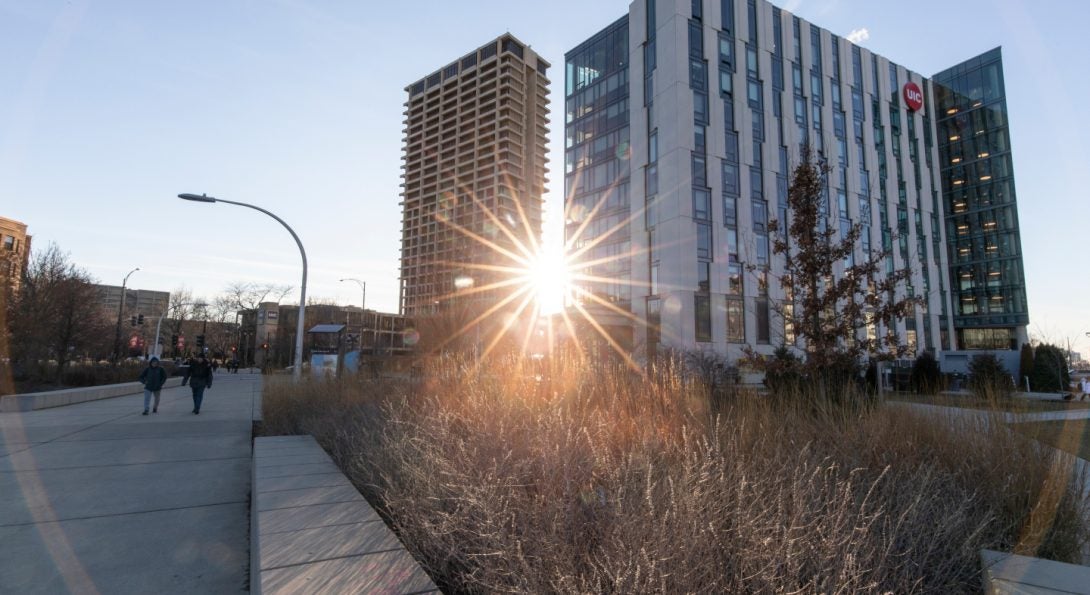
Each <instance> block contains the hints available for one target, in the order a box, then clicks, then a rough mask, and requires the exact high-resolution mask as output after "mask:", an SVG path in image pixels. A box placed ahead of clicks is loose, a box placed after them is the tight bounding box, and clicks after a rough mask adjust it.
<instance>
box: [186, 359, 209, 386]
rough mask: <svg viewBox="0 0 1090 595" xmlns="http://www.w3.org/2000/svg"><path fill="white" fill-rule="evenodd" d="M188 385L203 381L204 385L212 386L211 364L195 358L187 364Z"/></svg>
mask: <svg viewBox="0 0 1090 595" xmlns="http://www.w3.org/2000/svg"><path fill="white" fill-rule="evenodd" d="M187 377H188V378H189V385H190V386H193V384H194V383H197V382H203V383H204V385H205V386H207V387H209V388H211V386H212V364H210V363H208V361H207V360H206V361H204V362H201V361H200V360H196V361H194V362H193V363H191V364H189V374H188V375H187Z"/></svg>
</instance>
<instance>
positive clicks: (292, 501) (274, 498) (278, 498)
mask: <svg viewBox="0 0 1090 595" xmlns="http://www.w3.org/2000/svg"><path fill="white" fill-rule="evenodd" d="M362 501H363V496H361V495H360V493H359V492H357V491H356V488H355V487H353V486H352V485H340V486H332V487H321V488H302V489H298V490H283V491H279V492H269V493H268V494H265V493H262V494H261V499H260V500H259V501H258V510H259V511H266V510H276V509H278V508H297V507H299V506H310V505H311V504H333V503H335V502H362Z"/></svg>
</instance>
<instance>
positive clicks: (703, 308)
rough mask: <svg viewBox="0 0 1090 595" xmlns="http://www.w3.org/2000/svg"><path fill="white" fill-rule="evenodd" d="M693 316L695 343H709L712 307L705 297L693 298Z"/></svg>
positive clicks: (697, 296) (710, 338)
mask: <svg viewBox="0 0 1090 595" xmlns="http://www.w3.org/2000/svg"><path fill="white" fill-rule="evenodd" d="M693 306H694V308H693V314H694V318H695V320H694V323H695V328H696V341H697V342H698V343H710V342H711V340H712V305H711V297H710V296H707V295H695V296H693Z"/></svg>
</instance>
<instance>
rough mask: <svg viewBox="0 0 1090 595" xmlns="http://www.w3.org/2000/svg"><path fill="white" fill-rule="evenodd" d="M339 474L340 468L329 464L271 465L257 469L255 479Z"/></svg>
mask: <svg viewBox="0 0 1090 595" xmlns="http://www.w3.org/2000/svg"><path fill="white" fill-rule="evenodd" d="M333 472H338V473H339V472H340V468H339V467H337V466H336V465H334V464H333V463H332V461H331V462H327V463H305V464H302V465H273V466H270V467H259V468H258V469H257V479H258V480H261V479H266V478H269V477H294V476H297V475H316V474H320V473H333Z"/></svg>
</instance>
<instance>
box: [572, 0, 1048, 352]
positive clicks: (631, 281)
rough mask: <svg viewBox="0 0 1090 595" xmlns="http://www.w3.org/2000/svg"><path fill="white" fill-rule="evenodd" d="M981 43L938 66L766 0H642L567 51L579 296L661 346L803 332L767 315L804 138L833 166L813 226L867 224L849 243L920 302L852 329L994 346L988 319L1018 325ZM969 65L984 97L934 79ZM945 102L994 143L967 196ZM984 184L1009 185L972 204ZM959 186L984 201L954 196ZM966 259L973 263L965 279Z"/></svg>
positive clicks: (1009, 202)
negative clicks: (927, 73)
mask: <svg viewBox="0 0 1090 595" xmlns="http://www.w3.org/2000/svg"><path fill="white" fill-rule="evenodd" d="M621 44H626V45H627V50H626V51H625V50H623V48H622V46H621ZM989 55H990V54H986V55H985V56H983V57H981V58H978V59H974V60H971V61H969V62H967V63H966V64H967V65H971V66H966V65H962V66H959V67H955V68H954V69H951V71H947V72H945V73H942V74H941V75H940V76H939V77H938V78H936V80H935V81H932V80H931V79H928V78H926V77H923V76H922V75H920V74H918V73H915V72H912V71H911V70H908V69H906V68H905V67H903V66H900V65H898V64H896V63H893V62H891V61H889V60H888V59H886V58H884V57H882V56H879V55H876V54H874V53H872V52H870V51H868V50H866V49H864V48H861V47H859V46H857V45H855V44H853V43H851V42H850V41H848V40H846V39H844V38H841V37H838V36H836V35H833V34H831V33H830V32H829V31H826V30H824V29H821V28H820V27H818V26H816V25H813V24H811V23H808V22H806V21H805V20H803V19H800V18H799V17H797V16H794V15H792V14H790V13H789V12H787V11H784V10H781V9H780V8H778V7H776V6H773V5H772V4H770V3H769V2H767V1H765V0H636V1H635V2H633V3H632V4H631V5H630V6H629V11H628V15H627V17H625V18H622V19H620V20H618V21H616V22H615V23H613V24H612V25H610V26H609V27H607V28H606V29H604V30H602V31H601V32H599V33H597V34H596V35H594V36H593V37H592V38H590V39H588V40H587V41H585V42H583V43H582V44H580V45H579V46H578V47H577V48H575V49H573V50H572V51H571V52H569V53H568V54H567V55H566V62H567V64H566V68H567V76H566V85H565V105H566V113H567V117H566V120H565V128H566V133H567V134H566V145H565V151H566V154H565V160H566V163H565V182H566V190H567V194H566V207H567V212H568V219H569V224H568V227H567V233H568V237H569V238H570V239H572V241H573V242H574V244H575V246H576V249H577V250H578V247H579V246H584V247H586V246H593V249H591V250H588V251H587V252H586V253H582V254H580V253H578V252H577V255H578V257H579V260H582V261H583V262H584V263H588V266H591V267H593V269H594V275H593V276H594V277H595V279H596V280H598V279H608V280H609V282H605V281H603V282H598V283H594V284H588V286H587V290H588V291H590V292H591V293H593V295H594V298H585V299H584V300H583V301H584V303H585V304H587V305H588V306H590V305H592V304H593V303H597V302H605V303H608V304H609V305H610V306H612V308H606V309H607V310H609V311H610V312H613V313H614V322H616V324H617V325H618V326H625V325H627V326H628V327H629V328H630V329H631V331H630V332H631V341H630V343H629V345H628V347H629V348H630V349H631V350H633V351H635V352H637V353H640V352H642V351H644V350H645V352H646V353H647V354H648V355H649V356H650V355H653V354H654V353H655V351H656V350H657V349H658V347H659V345H672V346H675V347H680V348H684V349H694V348H695V349H707V350H715V351H718V352H720V353H723V354H725V355H727V357H728V358H732V359H733V358H735V357H738V356H740V355H741V353H742V350H743V348H745V347H746V346H749V347H752V348H754V349H755V350H757V351H758V352H761V353H771V352H772V351H773V350H774V349H775V348H776V347H778V346H780V345H796V338H795V336H794V334H793V332H792V329H791V328H790V327H789V325H787V324H786V323H785V321H784V317H783V316H780V315H778V314H777V312H782V311H785V310H789V309H790V308H791V307H792V303H791V297H790V296H787V295H784V292H783V290H782V287H780V284H779V283H778V282H777V279H778V277H779V275H781V274H782V273H783V263H782V260H781V259H779V258H777V257H775V256H774V255H773V254H772V253H771V252H772V250H771V244H772V243H773V241H774V240H775V238H774V237H771V234H772V232H771V230H770V227H769V221H770V220H771V219H777V220H779V221H781V222H785V221H789V219H790V217H791V214H790V212H788V209H787V191H788V187H789V182H790V178H791V172H792V170H793V169H794V167H795V166H796V165H797V164H798V160H799V155H800V150H801V148H803V147H806V146H810V147H812V148H813V149H814V150H815V151H816V152H817V155H818V156H819V158H820V159H822V160H824V161H825V162H826V163H827V164H828V165H829V166H830V167H831V172H830V174H829V176H828V179H827V186H826V188H827V190H826V197H825V199H826V200H825V201H824V203H825V208H824V210H823V213H822V218H821V222H820V225H821V226H823V227H824V228H826V229H832V230H834V231H837V232H839V233H841V234H846V233H848V231H849V230H850V229H851V228H852V226H853V225H855V224H860V225H861V226H862V228H863V234H862V237H861V239H860V241H859V243H858V245H857V250H856V254H854V255H852V258H857V259H861V258H866V257H868V256H869V255H871V254H875V253H878V252H888V257H886V259H885V266H884V268H885V270H886V271H887V272H892V271H894V270H899V269H903V268H908V269H910V270H911V271H912V275H911V278H910V280H909V282H908V283H907V284H906V285H905V286H904V287H902V289H901V292H902V295H900V296H898V297H906V296H912V297H916V298H919V299H920V301H921V305H920V306H919V307H918V308H916V310H915V312H913V313H911V314H910V315H909V316H907V317H906V318H905V319H904V320H901V321H898V322H897V323H896V325H895V327H894V328H890V329H885V328H879V327H875V326H872V327H871V328H868V329H865V331H863V332H866V333H868V334H884V333H886V332H887V331H891V332H893V333H895V334H896V335H897V336H898V337H899V338H900V340H901V342H902V343H903V344H905V345H907V346H909V348H910V349H911V350H912V351H913V352H914V353H919V352H922V351H924V350H932V351H936V352H938V351H946V350H954V349H958V348H959V347H961V348H972V349H984V348H995V347H998V346H999V345H1000V343H1001V342H1002V341H999V340H998V339H996V338H995V337H996V336H1002V337H1014V338H1015V339H1016V340H1015V343H1020V342H1021V341H1023V340H1024V336H1025V330H1024V325H1025V323H1026V322H1025V321H1026V316H1025V312H1026V311H1025V299H1024V283H1023V282H1022V276H1021V265H1020V262H1021V260H1020V250H1018V240H1017V217H1016V215H1015V212H1014V211H1015V209H1014V204H1013V200H1014V194H1013V182H1012V180H1011V178H1010V162H1009V143H1008V142H1006V141H1007V135H1006V129H1005V117H1002V116H1005V110H1004V109H1003V103H1002V80H1001V66H999V65H998V62H997V60H998V55H996V56H995V59H994V60H993V59H990V58H988V56H989ZM993 66H994V68H993ZM973 68H976V69H978V70H979V74H972V73H970V72H969V70H971V69H973ZM989 68H993V69H992V70H988V69H989ZM963 71H964V72H963ZM973 72H976V70H973ZM997 72H998V73H999V74H998V75H996V74H995V73H997ZM629 73H635V74H636V75H635V76H629ZM962 76H964V77H968V78H969V79H971V81H976V80H978V79H979V80H981V81H983V80H985V79H987V80H994V81H995V85H993V87H992V88H990V89H989V90H988V91H987V92H984V91H982V93H985V94H986V95H987V97H988V99H985V101H984V104H983V106H981V107H977V108H973V107H972V100H965V102H963V101H962V100H961V99H951V98H952V97H954V95H953V94H951V93H948V92H947V91H945V90H942V89H946V88H948V87H949V85H948V84H947V83H948V82H949V81H952V80H954V79H955V78H957V77H962ZM989 76H992V77H993V79H988V77H989ZM995 76H998V78H994V77H995ZM944 81H945V82H944ZM951 84H952V83H951ZM970 84H971V83H970ZM981 84H983V83H981ZM959 85H961V83H958V84H957V85H954V87H956V88H958V89H961V88H962V87H960V86H959ZM958 93H960V94H961V95H965V96H966V97H970V96H971V95H972V93H970V92H969V89H962V90H961V91H958ZM973 93H975V91H974V92H973ZM994 93H998V96H997V97H998V99H996V98H995V97H993V95H994ZM935 97H939V99H938V100H936V99H935ZM959 97H960V95H959ZM951 102H953V103H951ZM962 103H964V105H962ZM937 104H938V105H937ZM954 104H957V108H958V109H959V110H962V112H963V114H962V115H967V116H969V118H970V119H969V120H967V122H968V123H967V124H965V125H966V126H968V125H970V124H972V123H973V122H975V120H973V119H972V117H973V116H972V114H971V110H973V109H977V110H979V111H980V112H981V115H982V116H984V117H985V119H984V122H983V126H984V128H979V127H978V128H974V129H973V130H972V134H974V135H977V134H979V135H984V136H986V137H988V138H989V139H991V138H995V139H996V142H998V143H1000V145H996V149H995V151H1002V152H1003V154H1004V155H1005V157H1002V158H995V157H987V156H985V157H976V156H975V155H974V160H976V161H980V160H984V161H985V163H987V165H980V166H976V169H974V170H973V173H974V174H975V175H976V181H975V183H974V184H975V185H974V186H973V187H972V188H974V192H976V194H975V195H973V196H974V198H972V200H974V201H975V202H973V203H970V202H969V200H970V198H969V197H968V196H967V197H965V199H964V200H961V199H959V200H958V201H953V199H952V197H953V196H954V192H953V189H954V188H955V186H956V187H959V188H960V187H961V186H963V185H965V186H966V190H968V189H969V186H967V184H968V182H967V181H963V183H962V184H955V182H954V181H953V180H952V179H951V180H948V179H947V177H948V176H953V175H956V173H957V172H963V171H967V169H966V168H965V167H963V166H962V167H958V164H955V163H951V161H952V160H953V159H954V157H953V156H951V154H948V153H949V151H950V150H951V146H953V145H952V141H951V140H950V137H951V136H956V135H955V134H953V133H949V131H950V130H951V127H954V128H957V127H958V126H961V125H962V124H960V123H959V122H960V121H959V120H957V119H956V116H957V115H958V112H953V113H948V110H949V109H950V108H951V107H954V106H955V105H954ZM940 106H941V110H940V109H939V107H940ZM950 118H955V119H954V120H953V123H952V124H951V123H950V120H949V119H950ZM940 129H941V131H942V132H941V133H939V132H937V131H939V130H940ZM978 131H980V132H978ZM959 146H960V145H959ZM960 150H962V151H964V150H965V149H960ZM987 152H988V153H993V152H994V151H987ZM979 153H980V152H979V151H978V152H977V154H979ZM962 159H963V160H964V159H966V157H965V156H964V155H963V156H962ZM981 168H987V170H986V171H985V170H984V169H981ZM964 175H968V174H964ZM989 175H990V176H992V179H991V180H989V179H982V178H986V176H989ZM966 180H967V179H966ZM1000 180H1002V181H1003V182H1002V183H1000ZM989 181H991V182H992V183H991V184H985V182H989ZM943 184H947V185H946V186H944V185H943ZM983 186H987V188H989V189H990V191H991V192H992V193H993V195H992V196H995V194H994V193H995V192H1000V193H1002V195H1003V197H1002V201H1003V202H1002V203H999V202H996V201H998V200H999V198H998V197H996V198H993V199H992V202H990V203H987V208H985V203H984V202H982V199H981V198H980V197H981V188H982V187H983ZM960 202H965V204H966V205H969V204H973V205H977V206H974V207H972V208H973V210H972V211H966V212H964V213H961V212H954V209H953V207H954V205H955V204H957V203H960ZM961 215H964V217H962V218H957V217H958V216H961ZM974 217H975V219H974ZM965 219H968V220H969V221H968V225H969V228H968V229H969V230H970V233H969V235H968V236H966V238H965V241H966V242H971V245H970V246H969V250H970V254H971V255H972V256H974V259H973V260H968V261H965V262H964V263H961V261H960V260H959V261H958V262H959V267H962V268H958V269H957V272H956V273H955V272H954V271H953V270H952V269H951V266H950V259H952V258H953V257H954V254H955V253H956V254H957V255H959V256H960V254H961V252H960V251H961V250H962V248H963V247H965V245H963V244H962V243H955V244H948V237H949V238H954V239H958V238H960V237H961V236H957V235H956V234H958V233H960V231H961V228H960V227H959V226H960V225H962V224H963V223H965V221H964V220H965ZM955 221H956V222H955ZM944 222H946V223H947V224H948V225H950V227H949V228H948V227H947V226H946V225H943V223H944ZM781 229H783V226H781ZM780 233H782V232H780ZM603 234H605V236H604V237H603ZM977 240H980V241H977ZM989 240H994V241H992V243H987V242H988V241H989ZM948 246H951V247H953V248H954V250H955V252H949V251H948V249H947V248H948ZM992 246H994V247H992ZM976 257H979V258H976ZM999 258H1002V259H1005V260H996V259H999ZM993 261H994V262H993ZM965 267H969V269H966V268H965ZM966 270H970V272H971V275H970V277H971V278H972V279H973V280H974V282H973V283H971V284H969V285H967V286H965V287H963V286H962V285H961V284H960V283H961V275H962V274H964V272H965V271H966ZM995 272H998V273H999V275H998V276H999V277H1000V279H999V280H995V279H994V277H997V275H995V274H993V273H995ZM614 280H615V281H614ZM952 282H953V285H951V283H952ZM989 283H992V285H989ZM996 283H998V285H995V284H996ZM999 288H1002V290H1001V291H998V292H997V291H996V290H997V289H999ZM966 292H968V293H966ZM969 295H971V296H972V297H973V299H974V300H975V302H974V303H975V304H976V309H975V310H973V309H971V308H968V305H969V300H968V299H965V296H969ZM997 295H998V297H999V299H996V296H997ZM955 299H956V300H957V301H956V304H957V309H956V310H955V301H954V300H955ZM963 304H964V307H963ZM599 305H600V304H599ZM993 308H995V310H993ZM615 310H624V311H625V312H627V313H628V314H629V315H630V317H631V318H627V317H622V316H616V315H615V314H616V313H615V312H614V311H615ZM981 310H988V312H987V313H985V314H984V316H983V317H979V316H980V314H981ZM1000 310H1002V312H1000ZM970 326H971V327H972V329H973V330H971V331H969V330H968V329H969V328H970ZM978 329H980V331H979V332H978ZM983 329H990V330H988V331H987V332H985V331H983ZM967 331H968V332H967ZM1003 333H1006V334H1003ZM1016 346H1017V345H1014V344H1012V343H1011V342H1010V341H1007V342H1006V343H1003V348H1004V349H1010V348H1012V347H1016Z"/></svg>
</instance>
